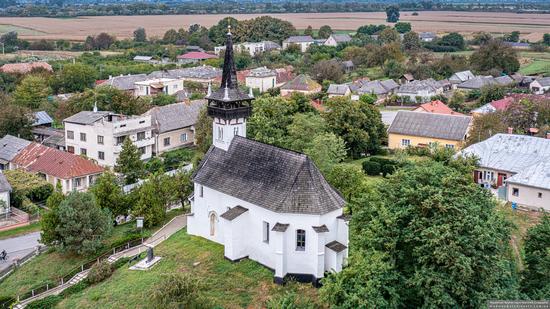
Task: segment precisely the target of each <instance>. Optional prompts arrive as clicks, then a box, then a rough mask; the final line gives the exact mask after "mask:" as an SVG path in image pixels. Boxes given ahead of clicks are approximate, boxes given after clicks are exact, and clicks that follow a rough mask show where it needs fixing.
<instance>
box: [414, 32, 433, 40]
mask: <svg viewBox="0 0 550 309" xmlns="http://www.w3.org/2000/svg"><path fill="white" fill-rule="evenodd" d="M436 36H437V35H436V34H435V33H434V32H420V33H419V34H418V37H420V38H421V39H433V38H435V37H436Z"/></svg>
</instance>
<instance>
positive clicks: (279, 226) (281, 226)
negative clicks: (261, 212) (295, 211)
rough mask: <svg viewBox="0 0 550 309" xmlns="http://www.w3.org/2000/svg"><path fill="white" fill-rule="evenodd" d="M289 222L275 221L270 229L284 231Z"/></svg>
mask: <svg viewBox="0 0 550 309" xmlns="http://www.w3.org/2000/svg"><path fill="white" fill-rule="evenodd" d="M288 226H289V224H286V223H279V222H277V223H275V225H274V226H273V228H272V229H271V230H272V231H274V232H286V229H287V228H288Z"/></svg>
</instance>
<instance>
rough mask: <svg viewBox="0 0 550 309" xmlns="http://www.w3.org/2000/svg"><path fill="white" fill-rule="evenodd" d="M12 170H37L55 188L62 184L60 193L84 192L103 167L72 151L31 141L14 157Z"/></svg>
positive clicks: (31, 171)
mask: <svg viewBox="0 0 550 309" xmlns="http://www.w3.org/2000/svg"><path fill="white" fill-rule="evenodd" d="M13 164H14V168H15V169H22V170H25V171H27V172H30V173H36V174H38V175H40V176H42V177H44V179H45V180H46V181H47V182H49V183H51V184H52V185H53V186H54V187H56V186H57V184H60V185H61V189H62V192H63V193H64V194H67V193H69V192H71V191H86V190H88V188H89V187H90V186H91V185H93V183H94V182H95V180H96V179H97V177H98V176H99V175H100V174H101V173H103V168H102V167H101V166H99V165H98V164H96V163H95V162H93V161H92V160H88V159H85V158H83V157H82V156H78V155H75V154H72V153H68V152H65V151H61V150H57V149H54V148H50V147H46V146H44V145H40V144H38V143H31V144H30V145H28V146H27V147H25V148H23V149H22V150H21V151H20V152H19V153H18V154H17V155H16V156H15V158H14V159H13Z"/></svg>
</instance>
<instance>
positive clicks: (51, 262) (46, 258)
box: [0, 210, 182, 297]
mask: <svg viewBox="0 0 550 309" xmlns="http://www.w3.org/2000/svg"><path fill="white" fill-rule="evenodd" d="M181 213H182V210H173V211H170V212H168V214H167V219H166V220H165V222H168V221H169V220H170V219H172V218H173V217H175V216H177V215H179V214H181ZM135 226H136V225H135V222H129V223H127V224H122V225H119V226H117V227H115V228H114V229H113V232H112V233H111V235H110V236H109V237H108V238H107V239H105V248H110V247H112V246H113V245H114V244H116V243H119V242H121V241H123V240H124V239H125V237H127V235H128V234H130V233H132V232H133V231H134V230H135ZM159 227H160V226H158V227H155V228H151V229H145V230H144V236H148V235H150V234H151V233H152V232H153V231H155V230H156V229H158V228H159ZM104 250H106V249H104ZM102 252H103V250H102V251H101V252H98V254H99V253H102ZM91 258H93V257H82V256H71V255H64V254H61V253H58V252H56V251H55V250H50V251H47V252H45V253H43V254H41V255H39V256H38V257H35V258H34V259H32V260H30V261H29V262H28V263H26V264H24V265H23V266H21V267H20V268H19V269H17V270H16V271H14V272H13V273H12V274H11V275H10V276H8V277H7V278H6V279H5V280H4V281H2V282H0V297H1V296H16V295H18V294H22V293H25V292H27V291H28V290H30V289H33V288H36V287H39V286H42V285H43V284H44V283H46V282H57V281H58V280H60V278H61V277H62V276H64V275H66V274H67V273H68V272H69V271H71V270H72V269H73V268H75V267H78V266H80V265H82V264H83V263H85V262H87V261H89V260H90V259H91Z"/></svg>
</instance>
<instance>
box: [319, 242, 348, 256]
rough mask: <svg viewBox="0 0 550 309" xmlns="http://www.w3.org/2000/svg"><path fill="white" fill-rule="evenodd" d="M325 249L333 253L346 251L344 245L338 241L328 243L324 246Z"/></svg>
mask: <svg viewBox="0 0 550 309" xmlns="http://www.w3.org/2000/svg"><path fill="white" fill-rule="evenodd" d="M325 246H326V247H327V248H329V249H330V250H332V251H334V252H337V253H338V252H342V251H344V250H346V249H347V248H348V247H346V246H345V245H344V244H342V243H339V242H338V241H336V240H334V241H331V242H329V243H328V244H326V245H325Z"/></svg>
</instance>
